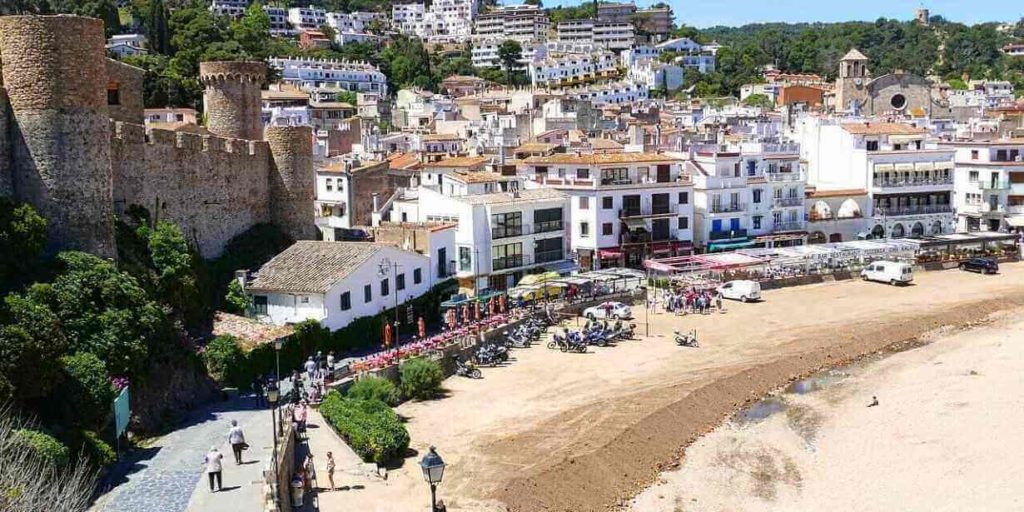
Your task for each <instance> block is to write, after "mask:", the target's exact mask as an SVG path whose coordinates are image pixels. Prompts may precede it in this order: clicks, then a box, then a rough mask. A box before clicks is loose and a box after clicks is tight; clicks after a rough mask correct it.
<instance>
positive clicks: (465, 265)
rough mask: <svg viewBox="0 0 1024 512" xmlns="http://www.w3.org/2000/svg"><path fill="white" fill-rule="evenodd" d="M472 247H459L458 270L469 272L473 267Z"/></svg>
mask: <svg viewBox="0 0 1024 512" xmlns="http://www.w3.org/2000/svg"><path fill="white" fill-rule="evenodd" d="M472 252H473V249H471V248H469V247H459V272H469V271H470V270H472V268H473V257H472Z"/></svg>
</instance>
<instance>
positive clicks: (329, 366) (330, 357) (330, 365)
mask: <svg viewBox="0 0 1024 512" xmlns="http://www.w3.org/2000/svg"><path fill="white" fill-rule="evenodd" d="M327 371H328V372H333V371H334V351H333V350H332V351H330V352H328V353H327Z"/></svg>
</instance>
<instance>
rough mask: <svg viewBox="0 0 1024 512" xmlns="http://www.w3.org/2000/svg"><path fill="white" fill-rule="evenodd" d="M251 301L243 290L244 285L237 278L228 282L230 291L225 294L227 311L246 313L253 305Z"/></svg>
mask: <svg viewBox="0 0 1024 512" xmlns="http://www.w3.org/2000/svg"><path fill="white" fill-rule="evenodd" d="M251 302H252V300H251V299H250V298H249V296H248V295H246V294H245V291H244V290H242V285H241V284H239V283H238V281H237V280H234V279H232V280H231V283H229V284H228V293H227V295H225V296H224V308H225V309H226V310H227V312H228V313H234V314H236V315H244V314H246V312H247V311H249V307H250V306H251V305H252V304H251Z"/></svg>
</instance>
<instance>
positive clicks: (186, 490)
mask: <svg viewBox="0 0 1024 512" xmlns="http://www.w3.org/2000/svg"><path fill="white" fill-rule="evenodd" d="M281 387H282V389H283V390H284V391H285V392H287V390H289V389H291V386H290V385H289V384H288V382H287V381H286V382H282V383H281ZM231 420H236V421H238V424H239V425H241V426H242V429H243V430H244V431H245V436H246V440H247V441H248V443H249V446H250V448H249V450H247V451H246V452H245V455H244V457H243V460H245V461H246V462H247V464H244V465H242V466H235V464H234V456H233V455H232V453H231V446H230V445H228V444H227V433H228V430H229V429H230V427H231ZM272 443H273V435H272V433H271V422H270V410H269V409H268V408H256V404H255V400H254V398H253V397H252V396H251V395H250V396H244V397H238V398H234V399H231V400H228V401H226V402H220V403H217V404H212V405H210V406H207V407H206V408H204V409H201V410H199V411H196V412H195V413H193V414H191V415H190V416H189V418H188V419H187V420H186V421H185V422H184V423H183V424H182V425H180V426H179V427H178V428H177V429H176V430H174V431H173V432H171V433H169V434H167V435H164V436H162V437H160V438H157V439H155V440H153V442H152V443H151V444H150V445H149V446H148V447H146V448H142V449H138V450H135V451H133V452H132V453H130V454H129V455H128V456H127V458H126V460H124V461H122V462H121V463H119V464H117V465H115V467H114V468H113V469H112V475H114V476H112V477H111V478H109V479H108V482H107V485H110V486H113V489H112V490H110V491H109V492H107V493H106V494H105V495H103V496H101V497H100V498H99V499H98V500H97V501H96V503H94V504H93V506H92V507H91V510H93V511H95V512H185V511H186V510H217V511H233V510H239V511H242V510H244V511H254V510H258V505H259V504H260V503H261V501H262V499H261V495H262V486H261V485H260V484H259V483H253V482H255V481H258V480H259V479H260V478H261V473H262V469H263V466H264V465H265V464H266V463H267V461H269V460H270V453H271V450H272V446H273V444H272ZM214 445H216V446H217V447H218V448H219V449H220V451H221V453H223V454H224V472H223V480H224V482H223V483H224V491H223V492H220V493H213V494H214V495H215V496H217V498H216V499H217V504H216V505H214V504H211V505H210V507H214V508H209V507H207V505H206V503H207V502H206V501H205V500H206V499H207V498H208V496H205V495H202V494H203V493H201V492H200V491H205V493H209V487H208V486H207V482H206V475H205V474H204V472H205V465H204V463H203V462H204V457H205V455H206V452H208V451H209V450H210V447H211V446H214ZM250 461H251V462H250ZM221 497H223V498H224V500H223V502H224V505H223V506H221V505H220V502H221V500H220V498H221Z"/></svg>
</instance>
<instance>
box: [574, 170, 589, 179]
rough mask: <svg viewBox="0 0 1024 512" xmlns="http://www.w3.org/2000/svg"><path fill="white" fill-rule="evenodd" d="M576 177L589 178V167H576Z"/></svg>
mask: <svg viewBox="0 0 1024 512" xmlns="http://www.w3.org/2000/svg"><path fill="white" fill-rule="evenodd" d="M576 179H578V180H589V179H590V169H576Z"/></svg>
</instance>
